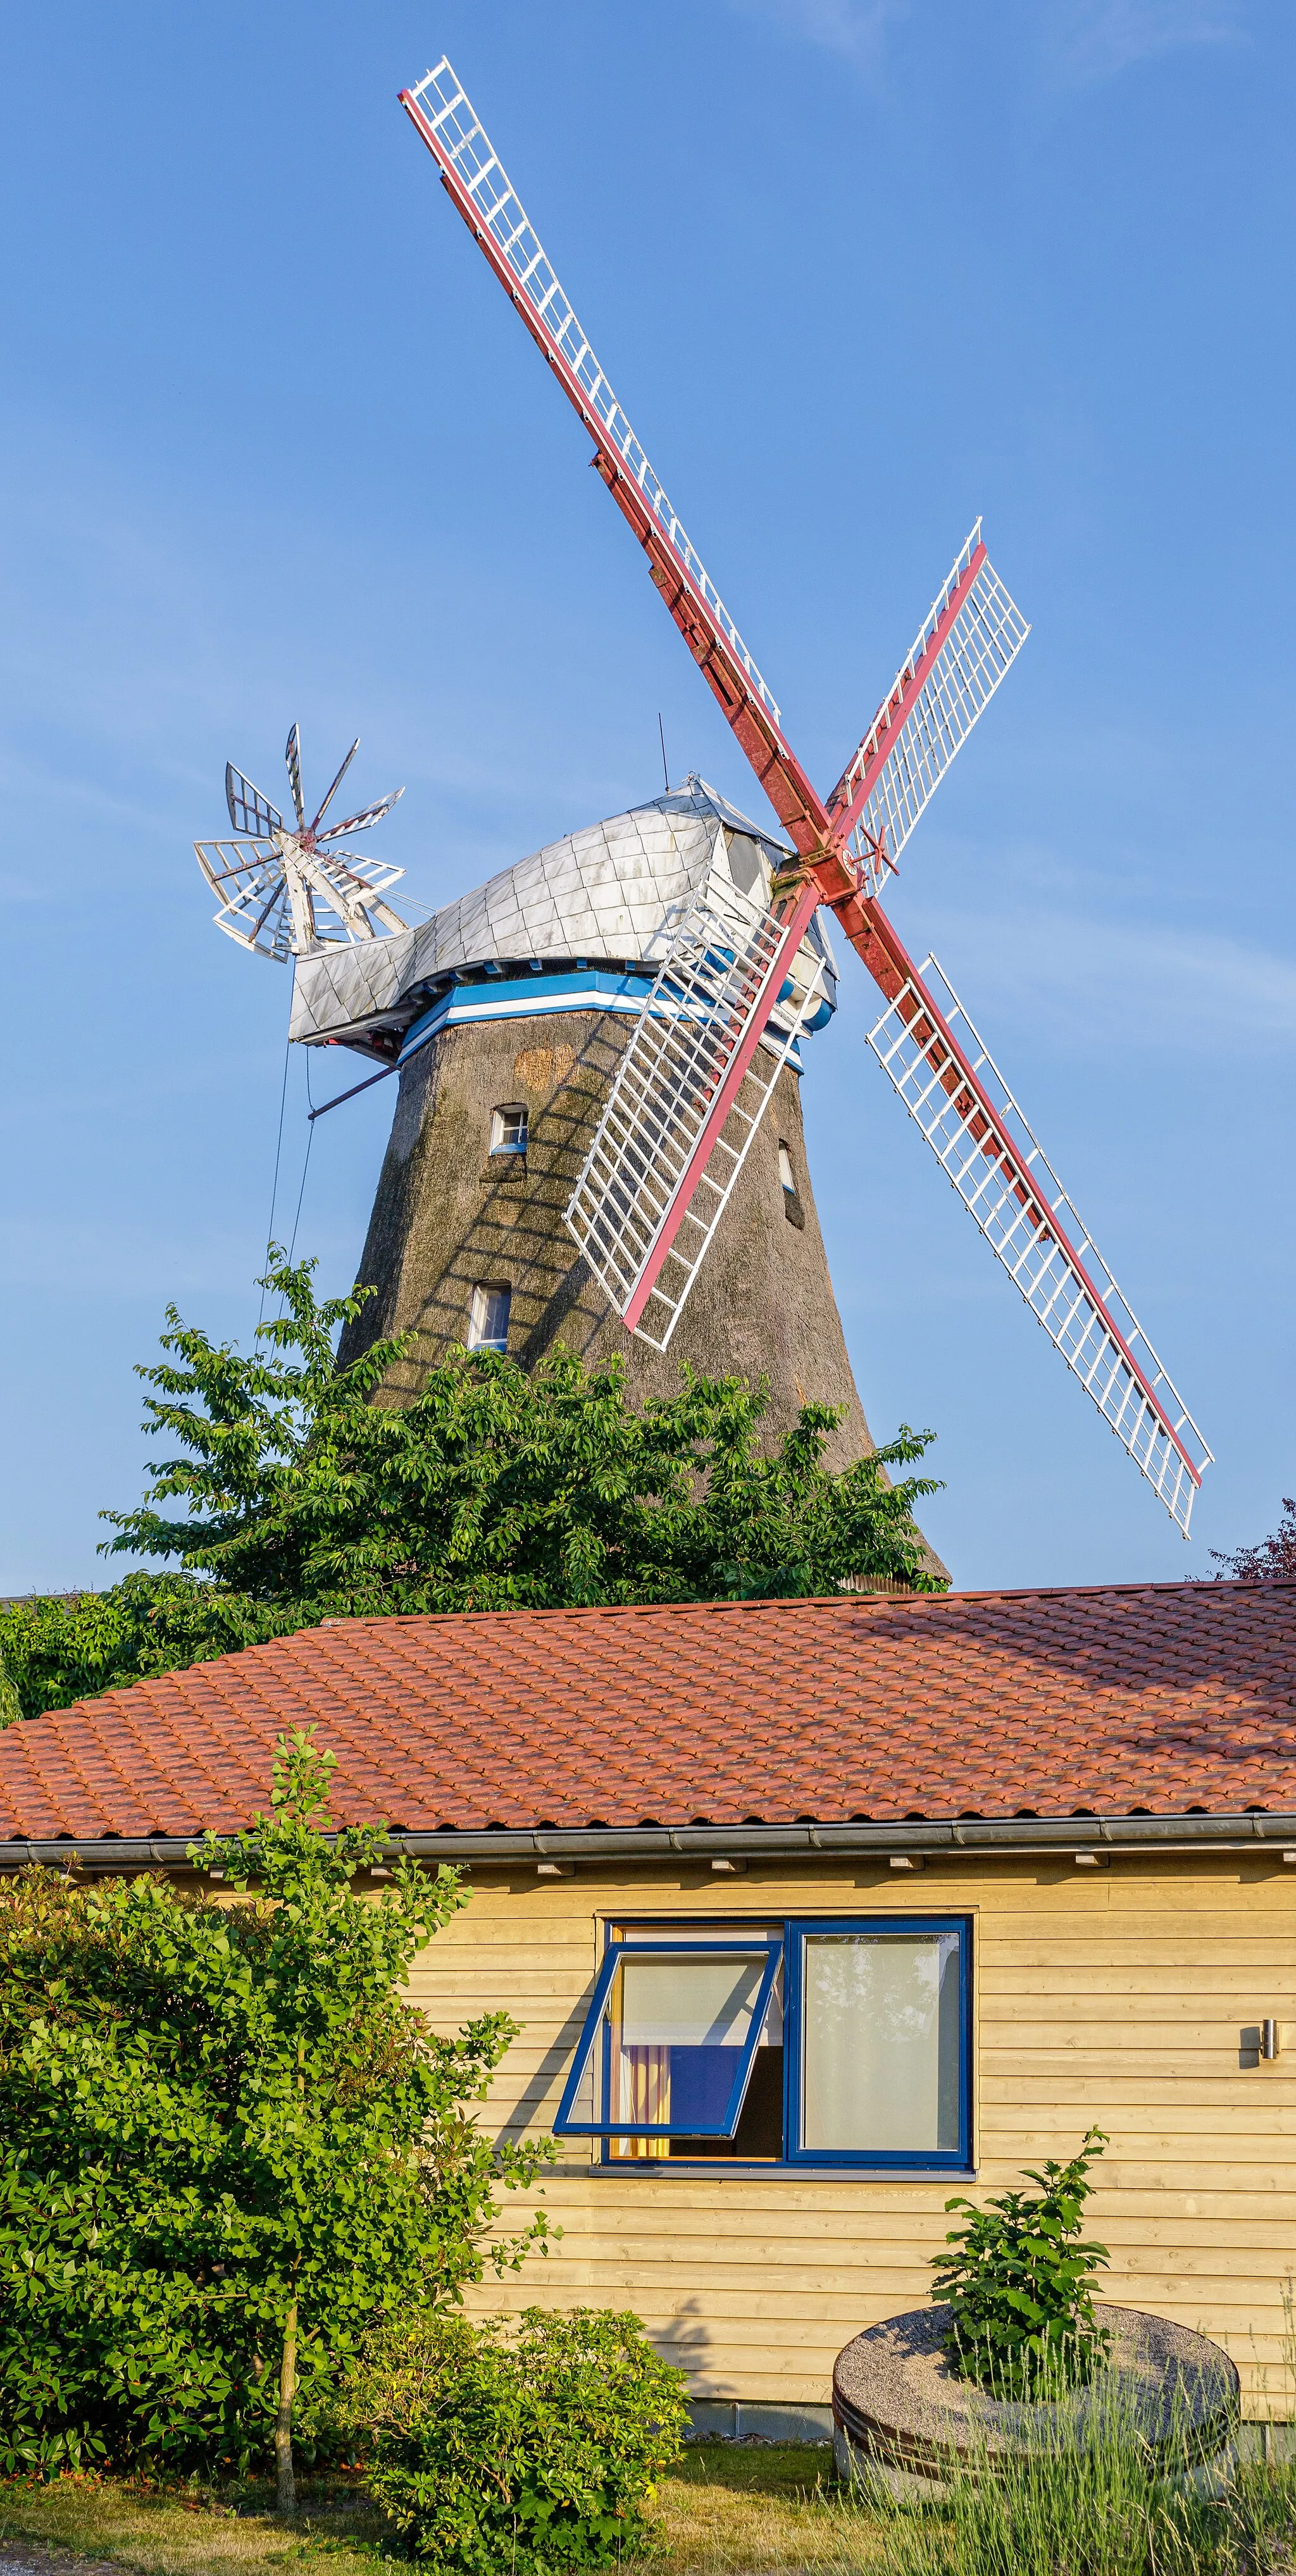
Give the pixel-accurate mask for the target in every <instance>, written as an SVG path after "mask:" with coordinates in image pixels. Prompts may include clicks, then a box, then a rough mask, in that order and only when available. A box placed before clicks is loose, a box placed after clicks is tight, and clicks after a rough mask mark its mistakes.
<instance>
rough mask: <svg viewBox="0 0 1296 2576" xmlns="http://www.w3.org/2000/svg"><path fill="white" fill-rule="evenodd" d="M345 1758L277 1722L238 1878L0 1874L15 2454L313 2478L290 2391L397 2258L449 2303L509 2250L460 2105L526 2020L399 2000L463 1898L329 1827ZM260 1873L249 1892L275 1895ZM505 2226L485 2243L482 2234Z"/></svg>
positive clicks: (448, 1881) (5, 2297)
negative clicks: (83, 1880)
mask: <svg viewBox="0 0 1296 2576" xmlns="http://www.w3.org/2000/svg"><path fill="white" fill-rule="evenodd" d="M331 1759H332V1757H331V1756H321V1755H320V1754H318V1753H317V1752H316V1750H315V1748H314V1746H313V1745H312V1744H311V1743H310V1742H309V1740H307V1739H305V1738H299V1739H298V1740H297V1741H296V1742H295V1743H293V1744H292V1745H289V1746H285V1747H281V1751H280V1758H279V1761H278V1763H277V1765H276V1771H277V1778H276V1786H275V1792H274V1812H273V1814H272V1815H271V1816H269V1817H266V1818H261V1819H258V1821H257V1823H256V1824H255V1825H254V1826H253V1827H252V1828H251V1829H250V1830H249V1831H248V1832H246V1833H243V1834H240V1835H238V1836H235V1837H232V1838H230V1839H229V1840H226V1841H223V1842H214V1841H211V1840H209V1841H208V1843H207V1845H206V1846H205V1847H204V1850H203V1852H202V1854H201V1858H202V1860H203V1861H204V1863H205V1864H206V1866H208V1867H211V1866H212V1865H213V1864H215V1865H218V1866H220V1867H221V1868H222V1869H223V1871H224V1876H225V1882H226V1886H227V1888H228V1889H229V1890H232V1891H234V1892H235V1893H236V1895H237V1896H238V1899H239V1901H238V1902H236V1903H234V1904H224V1905H223V1904H220V1903H218V1902H216V1901H215V1900H214V1899H213V1898H212V1897H211V1896H209V1895H208V1894H206V1893H202V1894H192V1893H189V1892H187V1891H185V1890H183V1889H180V1888H177V1887H176V1886H174V1885H173V1884H171V1883H169V1882H168V1881H167V1880H165V1879H163V1878H157V1877H151V1876H148V1877H145V1876H141V1877H138V1878H135V1879H133V1880H127V1879H124V1878H123V1879H107V1880H104V1881H103V1882H101V1883H100V1884H99V1885H97V1886H96V1885H92V1886H89V1887H86V1886H82V1885H78V1884H77V1883H76V1882H75V1881H74V1880H71V1879H69V1878H66V1877H64V1876H62V1875H61V1874H58V1873H55V1872H54V1871H51V1870H39V1869H32V1870H20V1871H15V1872H14V1873H12V1875H8V1876H6V1877H5V1878H4V1880H3V1881H0V2471H9V2472H15V2471H16V2472H18V2473H22V2472H24V2471H31V2470H36V2471H38V2472H48V2471H50V2470H52V2469H56V2468H61V2467H64V2466H72V2467H75V2466H77V2465H79V2464H85V2465H94V2464H96V2463H98V2462H103V2461H106V2462H110V2463H113V2464H115V2465H120V2466H130V2465H133V2464H136V2463H138V2462H140V2461H143V2460H147V2461H149V2462H150V2464H154V2465H158V2466H162V2467H165V2468H167V2469H183V2468H187V2467H192V2466H200V2465H201V2466H215V2465H218V2464H220V2463H222V2462H225V2461H228V2460H230V2459H231V2458H233V2459H234V2460H239V2459H246V2458H247V2457H248V2456H249V2455H251V2456H257V2455H260V2456H264V2455H265V2454H266V2452H268V2450H269V2449H270V2447H271V2445H272V2443H273V2445H274V2448H275V2451H276V2456H277V2459H278V2464H279V2468H280V2473H281V2501H287V2502H289V2503H290V2501H291V2466H292V2451H291V2444H292V2437H293V2430H294V2407H295V2403H296V2397H297V2387H298V2384H299V2383H300V2384H301V2385H302V2387H303V2388H304V2391H305V2396H306V2399H307V2401H309V2400H310V2399H312V2398H316V2399H317V2398H318V2395H319V2392H320V2388H321V2385H322V2384H327V2382H328V2381H329V2379H330V2377H331V2376H332V2375H333V2374H334V2373H335V2372H336V2370H337V2369H338V2367H339V2366H340V2364H341V2363H342V2362H343V2361H344V2359H345V2356H346V2354H347V2352H348V2350H349V2349H352V2348H354V2345H355V2344H356V2342H357V2340H358V2339H359V2337H360V2335H361V2334H362V2333H363V2332H365V2331H366V2330H367V2329H368V2328H369V2327H370V2325H371V2324H372V2322H373V2319H374V2317H375V2315H376V2314H377V2313H380V2312H381V2309H382V2306H383V2304H384V2301H385V2300H386V2299H387V2298H388V2297H389V2296H390V2295H391V2287H392V2283H393V2282H394V2281H396V2280H399V2281H400V2283H401V2288H402V2295H403V2296H409V2297H416V2298H418V2299H419V2300H420V2301H421V2302H422V2303H424V2304H425V2305H426V2306H428V2307H429V2308H430V2307H433V2306H434V2305H435V2304H436V2303H437V2301H438V2300H454V2299H456V2298H458V2297H459V2296H460V2294H461V2285H462V2284H463V2282H464V2281H466V2280H478V2279H480V2277H481V2274H482V2269H483V2262H484V2260H486V2261H490V2262H492V2263H493V2264H494V2265H495V2268H496V2269H497V2270H501V2269H502V2268H503V2267H504V2266H505V2265H507V2264H516V2263H517V2262H518V2261H520V2260H521V2257H522V2255H523V2253H524V2252H525V2250H526V2248H527V2246H528V2244H529V2243H531V2242H533V2241H535V2240H536V2239H537V2238H538V2237H542V2236H543V2233H544V2225H543V2218H539V2219H536V2220H533V2221H532V2223H531V2225H530V2226H529V2227H525V2228H524V2229H523V2231H522V2232H521V2233H520V2235H519V2236H518V2237H517V2238H516V2239H514V2240H512V2241H509V2240H501V2239H500V2238H499V2237H498V2235H497V2222H498V2219H499V2214H500V2209H499V2201H498V2198H497V2191H498V2187H499V2185H500V2184H501V2183H503V2184H504V2185H505V2186H511V2185H513V2184H518V2183H527V2182H529V2181H530V2180H531V2178H532V2176H533V2174H534V2172H535V2170H536V2166H537V2164H538V2162H540V2161H541V2160H542V2159H543V2158H544V2156H545V2154H546V2149H545V2147H544V2146H543V2144H540V2145H537V2146H535V2147H533V2148H527V2147H523V2148H509V2147H505V2148H503V2149H501V2150H499V2151H498V2152H497V2151H496V2150H494V2149H493V2148H492V2146H491V2143H490V2141H489V2139H488V2138H487V2137H485V2136H484V2135H483V2134H482V2132H481V2131H480V2129H479V2128H478V2126H477V2123H476V2121H475V2120H474V2118H473V2117H472V2115H471V2112H470V2110H469V2108H468V2105H469V2104H471V2103H472V2102H473V2101H474V2100H476V2099H480V2097H481V2095H482V2094H483V2093H484V2092H485V2089H486V2085H487V2082H488V2079H489V2076H490V2073H491V2070H492V2069H493V2068H494V2067H495V2066H496V2065H497V2064H498V2063H499V2060H500V2059H501V2057H502V2056H503V2054H504V2052H505V2049H506V2048H507V2047H508V2044H509V2041H510V2040H511V2038H512V2037H513V2035H514V2032H515V2028H516V2025H515V2024H514V2023H513V2022H511V2021H510V2020H509V2019H508V2017H507V2016H506V2015H505V2014H503V2013H495V2014H490V2015H487V2016H485V2017H483V2019H482V2020H480V2021H478V2022H475V2023H472V2024H470V2025H469V2026H468V2027H467V2029H465V2030H464V2031H462V2032H461V2033H460V2035H459V2037H458V2038H457V2039H445V2038H439V2037H437V2036H436V2035H435V2034H433V2033H431V2032H429V2031H428V2029H427V2027H426V2025H425V2023H424V2022H423V2020H422V2018H421V2016H420V2015H419V2014H418V2013H416V2012H415V2011H414V2010H413V2008H412V2007H411V2006H410V2005H409V2004H408V2003H407V2002H406V2001H405V1999H404V1992H403V1989H404V1984H405V1979H406V1976H407V1973H408V1969H409V1965H410V1962H411V1960H412V1959H413V1957H414V1956H415V1954H416V1953H417V1952H418V1951H419V1950H420V1949H421V1948H422V1946H423V1945H424V1943H425V1942H426V1941H427V1940H428V1939H429V1938H430V1937H431V1936H432V1935H433V1934H434V1933H435V1932H436V1930H437V1929H438V1927H439V1926H440V1925H441V1924H443V1923H445V1922H446V1921H448V1920H449V1918H450V1917H451V1916H452V1915H453V1914H454V1913H455V1912H456V1911H457V1909H458V1908H459V1907H460V1906H461V1905H462V1904H463V1903H464V1902H465V1901H466V1891H465V1890H464V1888H463V1887H462V1885H461V1883H460V1881H459V1878H458V1875H457V1873H455V1872H450V1871H445V1872H442V1873H440V1874H439V1876H437V1877H435V1878H434V1877H429V1876H428V1875H426V1874H425V1873H423V1872H420V1871H418V1870H417V1869H415V1868H414V1867H413V1866H412V1865H411V1864H403V1865H402V1866H401V1867H399V1868H398V1869H396V1870H395V1871H393V1873H392V1879H391V1882H390V1884H389V1885H388V1886H387V1887H386V1888H385V1889H384V1890H383V1892H382V1893H381V1894H373V1893H367V1894H364V1895H362V1894H360V1893H359V1892H358V1890H357V1888H356V1886H355V1884H354V1881H355V1876H356V1873H357V1872H360V1873H366V1874H367V1869H368V1867H369V1866H370V1865H371V1864H372V1863H373V1862H374V1860H375V1859H376V1858H377V1857H378V1856H379V1854H380V1853H381V1852H382V1850H383V1849H384V1847H385V1837H384V1836H383V1835H382V1834H381V1832H379V1831H378V1830H376V1829H375V1828H373V1827H371V1826H354V1827H351V1828H349V1829H347V1830H346V1831H344V1832H341V1833H339V1834H338V1835H337V1836H336V1838H335V1839H334V1840H332V1841H330V1840H328V1839H327V1830H328V1821H329V1820H328V1815H327V1810H326V1808H325V1806H324V1799H325V1796H326V1793H327V1785H328V1765H329V1762H330V1761H331ZM254 1891H255V1892H254ZM484 2240H485V2242H484Z"/></svg>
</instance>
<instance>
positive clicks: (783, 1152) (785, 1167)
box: [779, 1139, 797, 1199]
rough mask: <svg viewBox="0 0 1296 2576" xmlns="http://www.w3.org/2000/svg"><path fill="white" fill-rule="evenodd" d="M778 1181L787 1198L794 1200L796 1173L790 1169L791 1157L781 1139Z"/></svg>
mask: <svg viewBox="0 0 1296 2576" xmlns="http://www.w3.org/2000/svg"><path fill="white" fill-rule="evenodd" d="M779 1179H780V1180H781V1182H782V1184H783V1187H784V1189H785V1190H786V1191H787V1194H788V1197H789V1198H790V1199H794V1198H795V1197H796V1194H797V1185H796V1173H795V1172H794V1171H793V1169H792V1157H791V1155H790V1154H789V1152H788V1149H787V1147H786V1145H785V1144H784V1143H783V1142H782V1140H781V1139H780V1141H779Z"/></svg>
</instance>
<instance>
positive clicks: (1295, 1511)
mask: <svg viewBox="0 0 1296 2576" xmlns="http://www.w3.org/2000/svg"><path fill="white" fill-rule="evenodd" d="M1211 1555H1212V1557H1213V1558H1214V1560H1215V1563H1216V1564H1217V1565H1220V1566H1222V1567H1223V1569H1224V1571H1223V1573H1222V1574H1217V1575H1216V1576H1215V1577H1214V1580H1215V1582H1216V1583H1230V1582H1232V1583H1265V1582H1272V1581H1273V1580H1274V1578H1275V1576H1278V1575H1286V1576H1287V1577H1288V1578H1289V1579H1290V1578H1291V1577H1292V1576H1293V1575H1296V1498H1293V1496H1292V1495H1291V1494H1284V1495H1283V1498H1282V1519H1281V1520H1280V1521H1279V1523H1278V1527H1277V1529H1276V1530H1275V1531H1274V1532H1273V1534H1272V1536H1271V1537H1270V1538H1262V1539H1261V1540H1260V1543H1259V1545H1258V1546H1257V1547H1240V1548H1238V1549H1237V1550H1236V1552H1235V1554H1233V1555H1232V1556H1226V1555H1225V1554H1224V1553H1223V1552H1222V1550H1221V1549H1219V1548H1217V1547H1213V1548H1212V1549H1211Z"/></svg>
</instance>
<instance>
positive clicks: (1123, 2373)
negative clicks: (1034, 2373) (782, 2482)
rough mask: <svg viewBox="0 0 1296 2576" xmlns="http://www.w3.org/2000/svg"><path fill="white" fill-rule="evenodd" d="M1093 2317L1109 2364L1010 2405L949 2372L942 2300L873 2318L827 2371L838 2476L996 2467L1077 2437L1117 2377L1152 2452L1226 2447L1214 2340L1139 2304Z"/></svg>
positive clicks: (1224, 2365)
mask: <svg viewBox="0 0 1296 2576" xmlns="http://www.w3.org/2000/svg"><path fill="white" fill-rule="evenodd" d="M1095 2315H1096V2316H1097V2319H1098V2321H1099V2323H1100V2324H1101V2325H1105V2326H1106V2327H1107V2328H1108V2330H1109V2332H1110V2334H1111V2338H1112V2342H1111V2357H1110V2363H1109V2365H1108V2367H1107V2368H1105V2369H1100V2370H1099V2371H1098V2372H1097V2374H1096V2375H1095V2378H1094V2380H1093V2381H1092V2382H1091V2384H1090V2385H1089V2387H1087V2388H1078V2389H1073V2390H1071V2391H1070V2392H1069V2393H1068V2394H1067V2395H1066V2396H1065V2397H1064V2398H1062V2399H1060V2400H1059V2401H1057V2402H1056V2403H1048V2404H1031V2403H1029V2402H1017V2403H1009V2402H1006V2401H1004V2400H1001V2399H998V2398H994V2397H988V2396H987V2395H986V2394H985V2392H984V2391H983V2390H982V2389H980V2388H978V2387H977V2386H976V2384H975V2382H974V2381H972V2380H969V2379H958V2378H956V2377H955V2375H954V2372H953V2371H952V2370H951V2368H950V2365H949V2361H948V2359H947V2358H946V2355H945V2352H944V2349H943V2346H944V2338H945V2335H946V2333H947V2332H948V2329H949V2319H950V2311H949V2309H948V2307H944V2306H931V2307H925V2308H911V2309H909V2310H908V2311H907V2312H906V2313H905V2314H904V2315H903V2316H898V2317H888V2318H887V2319H886V2320H885V2321H884V2323H883V2324H881V2325H876V2326H870V2327H869V2328H868V2329H867V2331H866V2332H865V2333H864V2334H861V2335H856V2337H855V2340H854V2342H853V2343H848V2344H847V2346H846V2349H845V2351H844V2352H841V2353H839V2354H838V2356H837V2362H836V2367H835V2368H834V2371H833V2419H834V2423H835V2426H836V2430H837V2453H838V2465H839V2467H840V2468H841V2469H842V2471H843V2474H844V2475H846V2476H848V2477H854V2476H859V2475H861V2474H862V2475H865V2476H867V2474H868V2473H869V2471H870V2469H872V2470H873V2471H874V2472H875V2473H876V2472H877V2471H881V2472H882V2473H883V2475H884V2477H885V2478H886V2482H887V2483H888V2484H893V2485H897V2486H902V2487H907V2486H909V2485H913V2486H915V2487H926V2488H928V2489H929V2490H936V2489H939V2487H940V2486H941V2485H942V2484H943V2483H944V2481H945V2479H946V2478H947V2477H948V2476H949V2474H950V2472H951V2471H952V2470H954V2469H956V2468H963V2469H964V2470H965V2471H966V2470H968V2469H971V2470H972V2471H973V2472H975V2471H977V2470H980V2469H984V2470H993V2468H994V2466H995V2463H996V2460H1002V2459H1005V2458H1007V2457H1009V2456H1015V2457H1021V2456H1022V2455H1023V2454H1026V2453H1029V2452H1032V2451H1042V2450H1048V2449H1050V2448H1051V2447H1053V2446H1054V2445H1056V2444H1058V2443H1064V2444H1066V2445H1068V2446H1070V2445H1071V2444H1073V2443H1080V2444H1083V2443H1084V2441H1085V2439H1086V2428H1087V2427H1088V2426H1090V2425H1091V2424H1093V2423H1094V2422H1095V2421H1097V2420H1100V2416H1101V2411H1102V2409H1103V2408H1104V2406H1105V2405H1108V2404H1110V2400H1111V2396H1112V2393H1113V2383H1114V2382H1118V2383H1119V2400H1120V2406H1121V2413H1122V2421H1123V2422H1125V2423H1128V2424H1129V2426H1130V2427H1131V2429H1132V2430H1134V2431H1136V2432H1137V2433H1138V2434H1139V2435H1140V2436H1141V2437H1142V2438H1143V2440H1145V2441H1146V2442H1148V2443H1149V2444H1151V2446H1152V2447H1153V2449H1154V2450H1155V2449H1157V2448H1159V2447H1161V2446H1165V2445H1172V2446H1173V2460H1172V2471H1173V2469H1182V2468H1186V2467H1187V2466H1188V2465H1189V2464H1190V2463H1192V2462H1204V2461H1209V2462H1216V2461H1218V2460H1219V2459H1220V2458H1221V2455H1227V2454H1228V2453H1229V2451H1230V2450H1231V2446H1232V2444H1233V2441H1234V2439H1235V2436H1236V2431H1237V2423H1238V2415H1239V2381H1238V2374H1237V2370H1236V2368H1235V2366H1234V2364H1233V2363H1232V2361H1230V2359H1229V2356H1228V2354H1227V2353H1226V2352H1225V2351H1223V2350H1222V2348H1221V2347H1220V2345H1219V2344H1217V2343H1212V2342H1211V2341H1210V2340H1209V2338H1208V2337H1207V2336H1206V2335H1200V2334H1193V2333H1191V2332H1190V2331H1189V2329H1188V2327H1186V2326H1177V2325H1172V2324H1171V2323H1170V2320H1169V2319H1168V2318H1167V2317H1155V2316H1147V2315H1145V2314H1144V2313H1143V2311H1142V2310H1141V2309H1139V2308H1117V2307H1109V2306H1106V2305H1096V2306H1095ZM896 2472H899V2473H901V2474H900V2476H899V2477H898V2478H897V2477H896V2475H895V2473H896ZM888 2473H890V2474H889V2475H888Z"/></svg>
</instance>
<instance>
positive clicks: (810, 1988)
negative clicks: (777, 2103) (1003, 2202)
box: [802, 1932, 959, 2155]
mask: <svg viewBox="0 0 1296 2576" xmlns="http://www.w3.org/2000/svg"><path fill="white" fill-rule="evenodd" d="M958 1946H959V1945H958V1935H957V1934H956V1933H947V1932H941V1933H881V1934H879V1933H855V1932H850V1933H833V1934H828V1935H821V1934H819V1933H813V1934H811V1935H809V1936H808V1937H807V1939H806V1942H805V1949H804V1963H803V1993H804V2002H803V2024H804V2039H803V2050H804V2057H803V2080H804V2087H805V2093H804V2103H805V2113H804V2134H803V2139H802V2143H803V2145H805V2146H807V2147H821V2148H833V2149H850V2148H854V2149H856V2150H858V2151H865V2150H868V2149H873V2150H881V2151H883V2152H885V2151H888V2150H889V2151H891V2152H894V2153H897V2154H901V2155H904V2154H910V2155H923V2154H927V2155H930V2154H932V2153H933V2152H935V2151H937V2150H939V2149H942V2148H945V2149H949V2148H957V2146H958V2139H959V2122H958V2108H959V2065H958V2053H959V2014H958Z"/></svg>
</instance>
